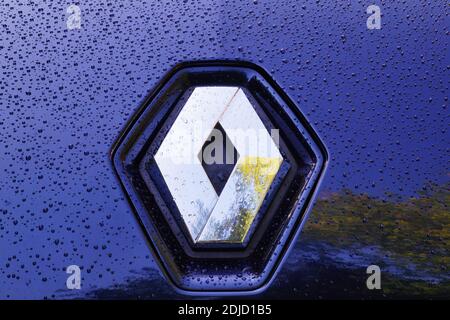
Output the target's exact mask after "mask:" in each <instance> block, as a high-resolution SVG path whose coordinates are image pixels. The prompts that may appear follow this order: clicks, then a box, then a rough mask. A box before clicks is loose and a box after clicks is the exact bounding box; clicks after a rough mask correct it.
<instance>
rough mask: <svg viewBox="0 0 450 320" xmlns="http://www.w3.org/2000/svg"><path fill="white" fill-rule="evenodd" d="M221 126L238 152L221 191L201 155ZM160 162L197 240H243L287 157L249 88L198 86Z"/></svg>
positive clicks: (157, 158) (165, 142) (171, 131)
mask: <svg viewBox="0 0 450 320" xmlns="http://www.w3.org/2000/svg"><path fill="white" fill-rule="evenodd" d="M217 126H220V128H222V129H223V131H224V132H225V134H226V138H227V140H228V139H229V141H230V143H231V144H232V146H231V147H232V148H235V150H236V154H237V155H238V156H237V157H232V158H234V159H233V161H235V162H232V163H233V164H234V167H233V168H232V170H231V173H230V174H229V176H228V174H227V176H228V177H227V180H226V182H225V184H224V186H222V187H221V188H220V189H221V190H220V192H218V189H217V187H215V185H213V183H212V181H211V180H212V179H210V177H209V176H208V174H207V172H206V171H205V169H204V167H203V165H202V159H201V157H200V158H199V156H198V155H199V154H202V150H203V149H202V147H203V146H204V144H205V141H207V140H208V139H210V135H211V132H212V131H213V129H215V128H217ZM232 153H233V152H232ZM228 156H229V154H228V155H227V157H228ZM236 158H237V159H236ZM155 161H156V164H157V166H158V168H159V170H160V172H161V174H162V177H163V179H164V181H165V183H166V184H167V187H168V189H169V191H170V193H171V196H172V198H173V200H174V202H175V204H176V206H177V208H178V210H179V211H180V214H181V217H182V220H183V221H184V223H185V225H186V227H187V230H188V231H189V234H190V236H191V238H192V240H193V241H194V242H195V243H201V242H226V243H230V242H232V243H242V242H243V241H244V240H245V238H246V236H247V234H248V233H249V230H250V227H251V225H252V223H253V221H254V219H255V217H256V215H257V214H258V211H259V209H260V207H261V205H262V203H263V201H264V199H265V197H266V195H267V193H268V191H269V189H270V186H271V184H272V182H273V180H274V178H275V176H276V174H277V173H278V171H279V169H280V166H281V164H282V162H283V157H282V156H281V154H280V151H279V148H278V146H277V144H276V143H275V141H274V139H273V137H272V136H271V135H270V133H269V132H268V130H267V129H266V127H265V126H264V124H263V122H262V121H261V119H260V117H259V116H258V114H257V113H256V111H255V109H254V107H253V106H252V104H251V102H250V101H249V99H248V98H247V96H246V94H245V93H244V91H243V90H242V89H241V88H239V87H218V86H217V87H196V88H195V89H194V90H193V92H192V94H191V95H190V97H189V98H188V100H187V101H186V103H185V105H184V107H183V108H182V109H181V111H180V113H179V115H178V117H177V118H176V120H175V122H174V123H173V125H172V126H171V128H170V129H169V131H168V133H167V135H166V137H165V138H164V140H163V141H162V143H161V146H160V147H159V149H158V151H157V152H156V154H155Z"/></svg>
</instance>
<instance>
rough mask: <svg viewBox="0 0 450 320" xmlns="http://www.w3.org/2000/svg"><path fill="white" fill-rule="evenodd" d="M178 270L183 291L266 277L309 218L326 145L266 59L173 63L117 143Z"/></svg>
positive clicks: (132, 195)
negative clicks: (266, 65)
mask: <svg viewBox="0 0 450 320" xmlns="http://www.w3.org/2000/svg"><path fill="white" fill-rule="evenodd" d="M112 159H113V165H114V168H115V171H116V173H117V175H118V177H119V179H120V182H121V183H122V186H123V188H124V190H125V192H126V194H127V196H128V198H129V201H130V203H131V204H132V206H133V207H134V210H135V212H136V214H137V217H138V220H139V222H140V223H141V225H142V227H143V230H144V232H145V234H146V235H147V237H148V239H149V240H150V241H149V243H150V245H151V248H152V251H153V254H154V256H155V258H156V260H157V261H158V263H159V265H160V267H161V270H162V271H163V272H164V274H165V275H166V276H167V278H168V279H169V281H170V282H171V283H172V284H173V285H174V286H175V287H176V288H177V289H178V290H179V291H182V292H185V293H192V292H193V293H197V294H201V293H207V294H210V293H214V294H220V293H230V292H233V293H234V294H236V293H249V292H258V291H260V290H262V289H264V288H266V287H267V286H268V284H269V283H270V281H271V279H273V276H274V274H275V272H276V270H277V269H278V268H279V267H280V265H281V262H282V260H283V258H284V256H285V255H286V252H287V251H288V249H289V247H290V245H291V244H292V242H293V240H294V239H295V236H296V234H297V233H298V232H299V230H300V227H301V225H302V223H303V222H304V221H305V218H306V215H307V211H308V210H307V209H308V207H309V205H310V204H311V202H312V199H313V196H314V194H315V191H316V190H317V186H318V184H319V181H320V179H321V177H322V176H323V173H324V170H325V167H326V161H327V152H326V149H325V147H324V145H323V144H322V142H321V141H320V139H319V138H318V136H317V134H315V132H314V131H313V130H312V128H311V126H310V125H308V123H307V122H306V120H305V118H304V117H303V116H302V115H301V113H300V111H299V110H298V108H297V107H296V106H295V105H294V104H293V103H292V101H291V100H290V99H289V98H288V97H287V95H286V94H285V93H284V92H283V91H282V90H281V89H280V88H279V87H278V86H277V85H276V84H275V82H274V81H273V80H271V78H270V77H269V76H268V74H267V73H266V72H265V71H264V70H262V69H261V68H259V67H257V66H255V65H253V64H249V63H235V62H196V63H189V64H187V63H186V64H182V65H179V66H177V67H176V68H174V69H173V70H172V71H171V72H170V73H169V74H168V75H167V76H166V77H165V79H163V80H162V81H161V83H160V84H159V86H158V87H157V88H156V89H155V90H154V91H153V92H152V93H151V95H150V96H149V97H148V98H147V99H146V100H145V102H144V103H143V106H142V108H141V109H140V110H139V111H138V112H137V113H136V114H135V116H134V117H133V118H132V119H131V120H130V123H129V125H128V126H127V127H126V129H125V130H124V131H123V133H122V134H121V136H120V138H119V139H118V141H117V142H116V143H115V145H114V147H113V150H112Z"/></svg>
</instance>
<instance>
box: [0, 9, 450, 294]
mask: <svg viewBox="0 0 450 320" xmlns="http://www.w3.org/2000/svg"><path fill="white" fill-rule="evenodd" d="M70 4H71V2H68V1H17V2H2V3H1V4H0V21H1V24H0V34H1V37H0V132H1V135H0V297H1V298H57V299H60V298H73V297H83V298H108V297H109V298H111V297H124V298H138V297H139V298H150V299H151V298H173V297H180V296H179V295H176V294H175V293H174V291H173V290H172V288H171V287H170V286H169V285H168V284H167V283H166V282H165V280H164V279H163V278H162V277H161V275H160V274H159V272H158V269H157V266H156V264H155V263H154V261H153V259H152V257H151V255H150V252H149V250H148V246H147V244H146V241H145V238H144V235H143V234H142V232H141V230H140V228H139V226H138V225H137V222H136V219H135V217H134V215H133V213H132V210H131V208H130V206H129V204H128V202H127V201H126V199H125V197H124V194H123V192H122V190H121V189H120V187H119V183H118V181H117V178H116V176H115V175H114V173H113V169H112V165H111V160H110V157H109V153H110V150H111V146H112V144H113V142H114V141H115V139H116V138H117V137H118V135H119V133H120V131H121V130H122V129H123V127H124V126H125V124H126V123H127V121H128V120H129V118H130V116H131V115H132V114H133V113H134V112H135V111H136V110H137V109H138V108H139V106H140V105H141V103H142V100H143V98H144V97H145V96H146V95H147V94H148V92H149V91H150V90H151V89H152V88H153V87H154V86H155V85H156V84H157V83H158V82H159V81H160V79H161V78H162V77H163V76H164V75H165V73H166V72H168V71H169V70H170V69H171V68H172V67H173V66H174V65H176V64H178V63H180V62H184V61H193V60H216V59H225V60H241V61H242V60H243V61H249V62H253V63H256V64H258V65H260V66H262V67H263V68H264V69H266V70H267V71H268V72H269V73H270V74H271V76H272V77H273V78H274V79H275V80H276V82H277V83H278V84H280V85H281V86H282V88H283V89H284V90H285V91H286V93H287V94H288V95H289V96H290V97H291V98H292V99H293V100H294V101H295V103H296V104H297V105H298V106H299V108H300V109H301V111H302V112H303V114H304V115H305V116H306V117H307V119H308V120H309V122H310V123H311V125H312V126H313V127H314V128H315V130H316V132H318V134H319V135H320V137H321V139H322V140H323V142H324V143H325V145H326V146H327V148H328V150H329V153H330V163H329V167H328V171H327V175H326V177H325V179H324V181H323V183H322V185H321V189H320V191H321V192H320V194H319V198H318V199H317V201H316V204H315V205H314V207H313V210H312V211H311V214H310V217H309V220H308V221H307V223H306V224H305V226H304V230H303V232H302V234H301V236H300V238H299V240H298V242H297V244H296V246H295V248H294V249H293V250H291V252H290V254H289V256H288V258H287V259H286V261H285V265H284V267H283V268H282V270H281V272H280V273H279V274H278V276H277V278H276V280H275V281H274V283H273V284H272V286H271V287H270V289H269V290H268V291H266V292H265V293H264V294H263V296H264V297H274V298H283V297H284V298H299V299H301V298H333V297H334V298H336V297H339V298H350V297H353V298H360V297H363V298H380V297H381V298H389V297H430V298H442V297H447V298H448V297H449V296H450V276H449V270H448V265H449V261H448V256H449V252H448V251H449V241H450V240H449V237H450V236H449V231H448V230H449V225H450V221H449V219H450V215H449V210H448V205H449V202H450V200H449V198H450V195H449V181H448V175H449V166H448V144H449V134H448V123H449V118H448V114H449V113H448V87H449V80H448V79H449V77H448V50H447V47H448V42H447V39H446V37H448V34H447V33H448V31H447V29H448V28H447V27H446V19H447V16H446V3H445V2H444V1H433V2H431V3H427V2H422V1H417V0H414V1H408V2H400V1H395V2H392V1H380V3H379V5H380V7H381V10H382V14H383V17H382V28H381V30H368V29H367V27H366V19H367V17H368V15H367V14H366V8H367V6H368V5H370V4H372V2H370V3H369V2H365V1H343V2H339V3H336V2H335V1H303V2H301V3H296V2H292V1H284V0H281V1H263V0H258V1H192V2H190V1H189V2H188V1H183V2H180V1H167V2H163V1H120V0H119V1H112V2H108V1H92V0H88V1H82V2H80V3H78V5H79V6H80V8H81V18H82V22H81V23H82V25H81V26H82V27H81V29H75V30H68V29H67V27H66V20H67V16H68V15H67V13H66V9H67V7H68V6H69V5H70ZM73 264H76V265H79V266H80V267H81V270H82V289H81V290H68V289H67V288H66V279H67V276H68V275H67V274H66V273H65V269H66V267H67V266H69V265H73ZM372 264H375V265H379V266H380V267H381V269H382V272H383V286H382V287H383V289H382V290H381V291H369V290H367V288H366V285H365V281H366V278H367V274H366V268H367V266H368V265H372Z"/></svg>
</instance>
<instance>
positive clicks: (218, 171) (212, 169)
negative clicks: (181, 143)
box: [198, 123, 239, 196]
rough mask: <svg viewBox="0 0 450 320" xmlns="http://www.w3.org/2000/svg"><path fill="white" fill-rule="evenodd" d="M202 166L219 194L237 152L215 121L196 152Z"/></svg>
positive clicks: (231, 168) (236, 157)
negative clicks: (206, 137) (198, 151)
mask: <svg viewBox="0 0 450 320" xmlns="http://www.w3.org/2000/svg"><path fill="white" fill-rule="evenodd" d="M198 157H199V159H200V161H201V162H202V167H203V169H204V170H205V172H206V175H207V176H208V178H209V180H210V181H211V183H212V185H213V187H214V190H216V192H217V194H218V195H219V196H220V194H221V193H222V190H223V188H224V187H225V184H226V182H227V180H228V178H229V177H230V175H231V172H232V171H233V168H234V166H235V165H236V162H237V160H238V159H239V153H238V152H237V150H236V148H235V147H234V145H233V142H231V140H230V138H229V137H228V135H227V133H226V132H225V130H224V129H223V128H222V126H221V125H220V123H217V124H216V126H215V127H214V129H213V131H212V132H211V134H210V135H209V137H208V139H207V140H206V142H205V144H204V145H203V147H202V149H201V150H200V153H199V154H198Z"/></svg>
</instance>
